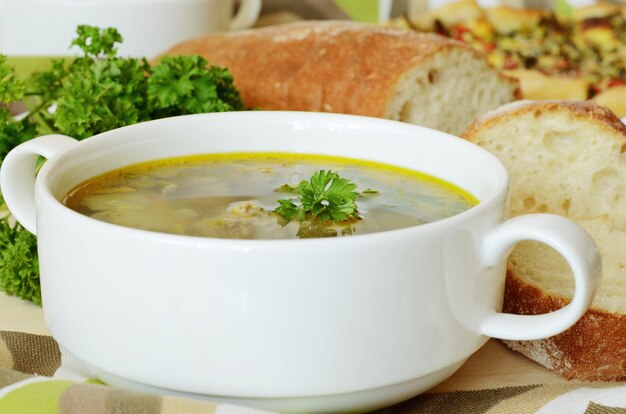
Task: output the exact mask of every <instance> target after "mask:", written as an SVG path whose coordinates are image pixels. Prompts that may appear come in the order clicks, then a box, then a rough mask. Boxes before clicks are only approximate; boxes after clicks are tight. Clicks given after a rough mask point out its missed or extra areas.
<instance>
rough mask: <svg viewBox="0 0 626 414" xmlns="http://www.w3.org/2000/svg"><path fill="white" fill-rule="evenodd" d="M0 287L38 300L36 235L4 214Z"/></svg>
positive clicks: (0, 232) (0, 233)
mask: <svg viewBox="0 0 626 414" xmlns="http://www.w3.org/2000/svg"><path fill="white" fill-rule="evenodd" d="M0 289H2V290H3V291H5V292H7V293H8V294H10V295H15V296H18V297H20V298H23V299H27V300H29V301H31V302H33V303H36V304H38V305H40V304H41V289H40V286H39V259H38V257H37V238H36V237H35V236H34V235H32V234H31V233H29V232H28V231H26V230H24V229H23V228H22V227H21V226H20V225H19V224H13V225H12V224H10V223H9V219H8V218H7V217H5V218H3V219H1V220H0Z"/></svg>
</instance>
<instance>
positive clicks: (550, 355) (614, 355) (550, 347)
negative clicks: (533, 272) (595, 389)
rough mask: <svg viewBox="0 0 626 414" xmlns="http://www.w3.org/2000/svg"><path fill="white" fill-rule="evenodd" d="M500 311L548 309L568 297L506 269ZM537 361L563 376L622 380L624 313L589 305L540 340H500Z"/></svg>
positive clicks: (625, 349)
mask: <svg viewBox="0 0 626 414" xmlns="http://www.w3.org/2000/svg"><path fill="white" fill-rule="evenodd" d="M504 298H505V299H504V306H503V312H507V313H513V314H519V315H537V314H542V313H547V312H552V311H555V310H557V309H560V308H561V307H563V306H565V305H566V304H567V303H568V302H569V301H568V300H566V299H564V298H560V297H554V296H550V295H546V294H545V293H543V292H542V291H541V290H540V289H538V288H537V287H535V286H532V285H530V284H528V283H526V282H524V281H523V280H521V279H520V278H518V277H516V276H515V275H514V274H513V273H512V272H511V271H510V270H509V271H508V272H507V278H506V284H505V293H504ZM503 342H504V343H505V344H506V345H507V346H508V347H510V348H511V349H513V350H515V351H517V352H520V353H522V354H524V355H526V356H527V357H529V358H530V359H532V360H534V361H536V362H538V363H539V364H541V365H543V366H545V367H547V368H549V369H552V370H554V371H556V372H559V373H560V374H562V375H563V376H564V377H566V378H568V379H569V378H577V379H581V380H585V381H625V380H626V315H623V314H611V313H608V312H605V311H603V310H602V309H595V308H591V309H589V310H588V311H587V312H586V313H585V314H584V315H583V317H582V318H581V319H580V320H579V321H578V322H577V323H576V324H574V326H572V327H571V328H570V329H568V330H566V331H565V332H563V333H561V334H559V335H556V336H553V337H550V338H546V339H541V340H534V341H503Z"/></svg>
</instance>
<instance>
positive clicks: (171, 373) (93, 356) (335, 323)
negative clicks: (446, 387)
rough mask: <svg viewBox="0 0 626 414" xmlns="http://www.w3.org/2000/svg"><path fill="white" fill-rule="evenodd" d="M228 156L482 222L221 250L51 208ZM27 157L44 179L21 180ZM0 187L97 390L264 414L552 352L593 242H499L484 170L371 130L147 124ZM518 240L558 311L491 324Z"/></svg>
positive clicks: (360, 406) (323, 118) (50, 311)
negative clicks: (304, 167) (429, 197)
mask: <svg viewBox="0 0 626 414" xmlns="http://www.w3.org/2000/svg"><path fill="white" fill-rule="evenodd" d="M242 151H245V152H248V151H262V152H268V151H269V152H272V151H280V152H294V153H315V154H330V155H337V156H343V157H351V158H357V159H366V160H372V161H378V162H382V163H387V164H393V165H397V166H401V167H406V168H411V169H414V170H418V171H423V172H426V173H428V174H431V175H434V176H437V177H440V178H443V179H444V180H447V181H449V182H452V183H454V184H456V185H458V186H460V187H462V188H464V189H466V190H467V191H469V192H470V193H472V194H473V195H474V196H476V197H477V198H478V199H479V200H480V203H479V204H478V205H477V206H475V207H473V208H471V209H470V210H468V211H465V212H463V213H461V214H458V215H456V216H453V217H450V218H447V219H445V220H441V221H437V222H434V223H430V224H425V225H422V226H417V227H410V228H405V229H401V230H394V231H386V232H380V233H375V234H367V235H356V236H351V237H343V238H331V239H328V238H324V239H306V240H227V239H211V238H200V237H188V236H179V235H172V234H162V233H157V232H149V231H143V230H138V229H132V228H125V227H121V226H117V225H113V224H108V223H104V222H101V221H97V220H94V219H91V218H88V217H86V216H83V215H81V214H78V213H76V212H74V211H72V210H70V209H68V208H66V207H65V206H64V205H63V204H62V203H61V202H60V201H59V200H61V199H63V197H64V196H65V194H66V193H67V192H68V191H69V190H70V189H71V188H72V187H74V186H75V185H76V184H78V183H80V182H81V181H83V180H85V179H87V178H90V177H92V176H94V175H97V174H100V173H103V172H105V171H109V170H112V169H115V168H120V167H123V166H126V165H128V164H132V163H137V162H141V161H146V160H152V159H159V158H164V157H176V156H185V155H190V154H204V153H224V152H242ZM39 155H42V156H44V157H46V158H49V160H48V161H47V162H46V163H45V164H44V166H43V168H42V169H41V171H40V172H39V174H38V176H37V177H36V179H35V173H34V171H35V170H34V166H35V163H36V159H37V157H38V156H39ZM0 185H1V186H2V193H3V195H4V197H5V200H6V202H7V205H8V207H9V209H10V210H11V211H12V212H13V214H14V215H15V217H16V218H17V219H18V220H19V221H20V223H22V224H23V225H24V226H25V227H26V228H27V229H29V230H30V231H32V232H36V233H37V235H38V241H39V259H40V266H41V283H42V296H43V309H44V315H45V320H46V323H47V325H48V327H49V329H50V332H51V333H52V335H53V336H54V337H55V338H56V340H57V341H58V342H59V343H60V345H61V346H62V347H63V348H65V349H67V350H68V351H69V352H71V353H72V354H73V355H74V356H76V357H77V358H78V359H79V360H81V361H82V362H84V363H85V364H87V365H88V366H89V367H91V368H92V369H93V370H94V372H96V373H97V375H98V376H99V377H100V378H102V379H103V380H104V381H106V382H109V383H111V384H117V385H123V386H127V387H134V388H140V389H151V390H157V391H159V392H179V393H187V394H189V395H195V396H207V395H208V396H211V398H225V399H229V400H231V401H236V402H239V403H242V404H250V405H255V406H259V407H264V408H270V409H274V410H280V411H333V412H336V411H341V410H348V411H354V410H364V409H374V408H376V407H381V406H385V405H390V404H393V403H395V402H398V401H401V400H403V399H406V398H409V397H411V396H413V395H416V394H418V393H420V392H422V391H424V390H426V389H428V388H430V387H432V386H433V385H435V384H437V383H439V382H441V381H443V380H444V379H445V378H447V377H448V376H450V375H451V374H452V373H453V372H454V371H455V370H456V369H458V368H459V367H460V366H461V365H462V364H463V362H464V361H465V360H466V359H467V358H468V357H469V356H470V355H471V354H472V353H473V352H475V351H476V350H477V349H478V348H480V347H481V346H482V345H483V344H484V343H485V342H486V341H487V339H488V337H490V336H493V337H498V338H508V339H534V338H541V337H547V336H550V335H554V334H557V333H559V332H561V331H563V330H565V329H567V328H568V327H569V326H571V325H572V324H573V323H575V322H576V320H578V319H579V317H580V316H581V315H582V314H583V313H584V312H585V310H586V309H587V308H588V306H589V304H590V303H591V300H592V297H593V293H594V289H595V286H596V284H597V282H598V278H599V274H600V268H601V265H600V257H599V255H598V251H597V249H596V246H595V245H594V243H593V241H592V240H591V238H590V237H589V236H588V235H587V234H586V233H585V232H584V231H583V230H582V229H581V228H580V227H579V226H577V225H576V224H574V223H573V222H571V221H569V220H567V219H565V218H562V217H558V216H551V215H545V214H540V215H533V216H522V217H518V218H515V219H512V220H509V221H506V222H504V223H503V214H504V208H505V198H506V193H507V189H508V176H507V173H506V170H505V169H504V167H503V166H502V164H501V163H500V162H499V161H498V160H497V159H496V158H495V157H494V156H492V155H491V154H489V153H488V152H486V151H485V150H483V149H481V148H479V147H477V146H475V145H473V144H471V143H469V142H466V141H464V140H461V139H459V138H456V137H452V136H450V135H446V134H444V133H441V132H437V131H434V130H430V129H426V128H421V127H417V126H414V125H409V124H404V123H399V122H393V121H387V120H381V119H373V118H365V117H356V116H348V115H336V114H317V113H304V112H301V113H297V112H261V111H253V112H239V113H219V114H204V115H193V116H186V117H178V118H170V119H163V120H158V121H151V122H146V123H142V124H137V125H133V126H129V127H125V128H121V129H117V130H113V131H110V132H107V133H103V134H100V135H98V136H95V137H92V138H89V139H87V140H85V141H82V142H76V141H75V140H73V139H71V138H68V137H64V136H59V135H52V136H45V137H41V138H37V139H34V140H32V141H29V142H27V143H25V144H22V145H20V146H19V147H17V148H16V149H14V150H13V151H12V152H11V153H10V154H9V155H8V156H7V157H6V158H5V160H4V163H3V164H2V170H1V171H0ZM523 239H534V240H539V241H542V242H544V243H547V244H548V245H550V246H552V247H553V248H555V249H556V250H558V251H559V252H560V253H561V254H562V255H563V256H564V257H565V258H566V259H567V261H568V262H569V264H570V266H571V267H572V270H573V274H574V278H575V282H576V292H575V295H574V299H573V300H572V302H571V303H570V304H569V305H567V306H566V307H564V308H562V309H560V310H558V311H556V312H553V313H550V314H546V315H537V316H518V315H508V314H502V313H499V311H500V310H501V303H502V295H503V284H504V276H505V264H506V257H507V255H508V253H509V252H510V250H511V249H512V247H513V246H514V244H515V243H516V242H517V241H519V240H523Z"/></svg>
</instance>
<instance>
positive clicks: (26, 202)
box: [0, 134, 77, 234]
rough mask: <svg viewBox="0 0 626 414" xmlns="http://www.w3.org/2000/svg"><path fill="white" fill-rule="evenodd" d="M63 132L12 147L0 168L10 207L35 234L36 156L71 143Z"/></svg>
mask: <svg viewBox="0 0 626 414" xmlns="http://www.w3.org/2000/svg"><path fill="white" fill-rule="evenodd" d="M76 143H77V141H76V140H75V139H74V138H70V137H68V136H65V135H57V134H55V135H45V136H42V137H39V138H34V139H31V140H29V141H26V142H24V143H23V144H20V145H18V146H17V147H15V148H13V149H12V150H11V151H10V152H9V153H8V154H7V156H6V157H5V158H4V161H3V162H2V167H1V168H0V189H1V191H2V196H3V197H4V201H5V203H6V205H7V207H8V208H9V211H10V212H11V214H13V216H14V217H15V219H16V220H17V221H18V222H19V223H20V224H21V225H22V226H23V227H24V228H25V229H26V230H28V231H29V232H31V233H33V234H36V231H37V217H36V209H35V177H36V175H37V171H36V167H37V158H39V157H40V156H42V157H44V158H48V159H49V158H51V157H53V156H54V155H55V154H58V153H60V152H64V151H65V150H67V149H68V148H70V147H72V146H74V145H75V144H76Z"/></svg>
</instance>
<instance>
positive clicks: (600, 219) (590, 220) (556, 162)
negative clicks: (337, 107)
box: [462, 101, 626, 381]
mask: <svg viewBox="0 0 626 414" xmlns="http://www.w3.org/2000/svg"><path fill="white" fill-rule="evenodd" d="M462 136H463V137H464V138H466V139H468V140H470V141H472V142H474V143H476V144H478V145H480V146H482V147H484V148H486V149H487V150H489V151H491V152H492V153H494V154H495V155H496V156H497V157H498V158H499V159H500V160H501V161H502V162H503V163H504V165H505V166H506V167H507V169H508V171H509V174H510V176H511V190H510V202H509V207H508V212H509V215H510V216H516V215H519V214H526V213H535V212H548V213H555V214H560V215H563V216H567V217H569V218H571V219H573V220H575V221H577V222H578V223H579V224H581V225H582V226H583V227H584V228H585V229H586V230H587V232H588V233H589V234H590V235H591V236H592V238H593V239H594V240H595V242H596V243H597V244H598V246H599V248H600V251H601V254H602V262H603V273H602V280H601V283H600V285H599V287H598V290H597V293H596V297H595V299H594V301H593V303H592V307H591V309H590V310H589V311H587V313H586V314H585V315H584V316H583V317H582V319H581V320H580V321H579V322H577V323H576V324H575V325H574V326H573V327H572V328H570V329H569V330H567V331H565V332H564V333H562V334H560V335H556V336H553V337H551V338H547V339H542V340H537V341H505V343H506V344H507V345H508V346H509V347H510V348H512V349H514V350H516V351H519V352H521V353H522V354H524V355H526V356H528V357H530V358H531V359H533V360H535V361H537V362H539V363H540V364H542V365H544V366H546V367H548V368H550V369H552V370H555V371H557V372H559V373H561V374H562V375H563V376H565V377H567V378H572V377H574V378H579V379H582V380H590V381H596V380H597V381H613V380H626V159H625V157H626V126H624V125H623V124H622V123H621V122H620V121H619V119H618V118H617V117H616V116H615V115H614V114H613V113H612V112H610V111H609V110H607V109H605V108H603V107H600V106H598V105H596V104H595V103H593V102H590V101H588V102H575V101H520V102H516V103H513V104H509V105H505V106H503V107H501V108H499V109H497V110H495V111H492V112H490V113H488V114H486V115H484V116H483V117H481V118H480V119H479V120H477V121H476V122H475V123H474V124H473V125H472V126H470V127H469V128H468V129H467V130H466V131H465V132H464V133H463V134H462ZM573 291H574V286H573V279H572V276H571V271H570V269H569V267H568V265H567V263H566V262H565V261H564V259H563V258H562V257H561V256H559V255H558V254H557V253H556V252H555V251H554V250H552V249H551V248H548V247H547V246H545V245H543V244H540V243H537V242H522V243H520V244H518V246H517V247H516V248H515V249H514V251H513V252H512V254H511V256H510V257H509V262H508V271H507V280H506V288H505V295H504V311H505V312H509V313H516V314H539V313H545V312H550V311H553V310H556V309H558V308H560V307H562V306H564V305H565V304H566V303H568V302H569V301H570V300H571V298H572V296H573Z"/></svg>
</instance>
